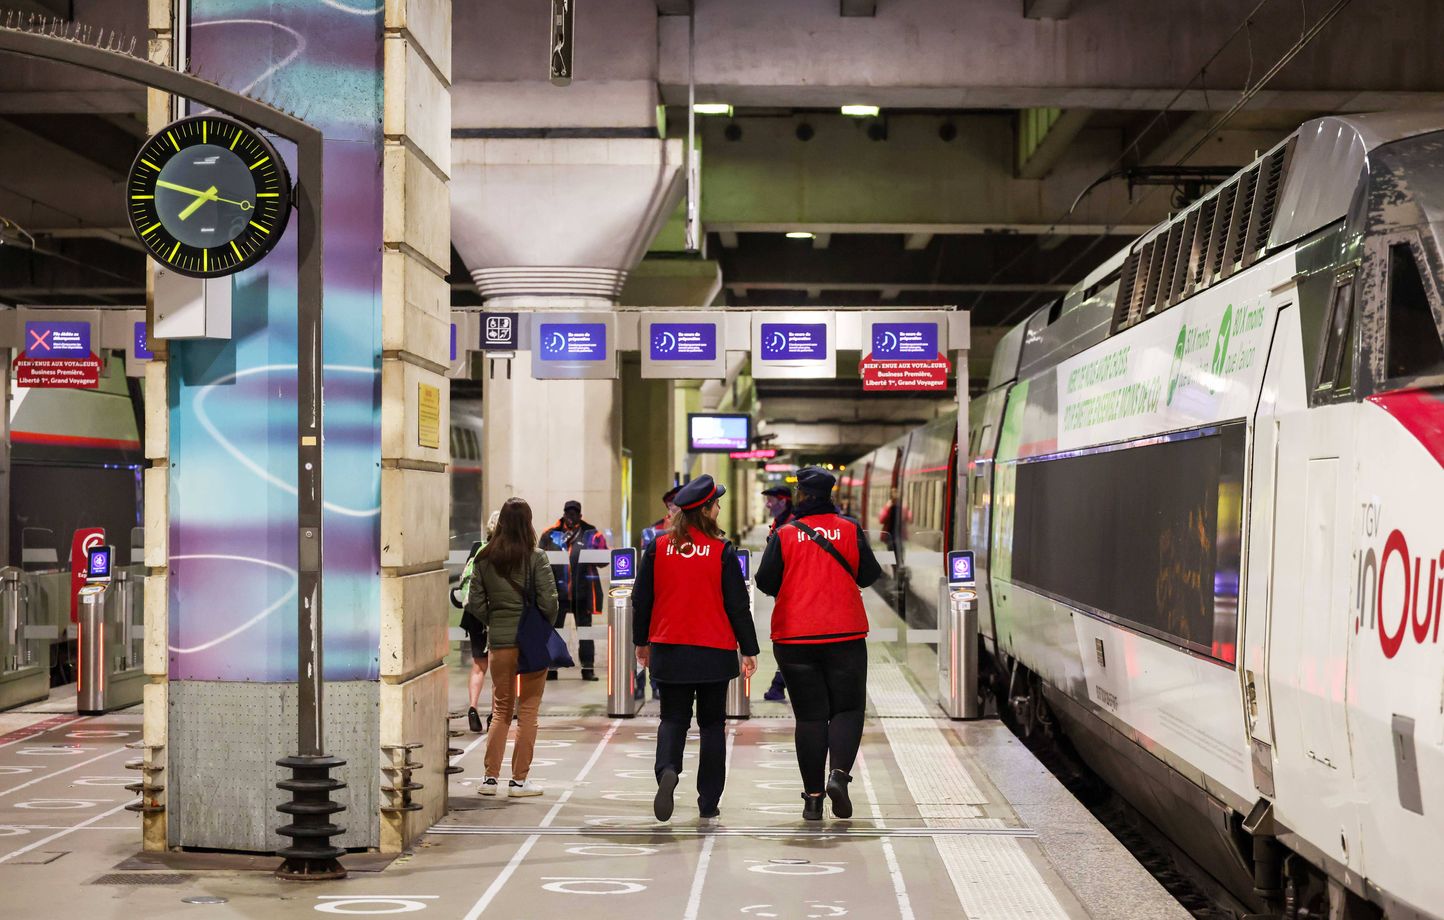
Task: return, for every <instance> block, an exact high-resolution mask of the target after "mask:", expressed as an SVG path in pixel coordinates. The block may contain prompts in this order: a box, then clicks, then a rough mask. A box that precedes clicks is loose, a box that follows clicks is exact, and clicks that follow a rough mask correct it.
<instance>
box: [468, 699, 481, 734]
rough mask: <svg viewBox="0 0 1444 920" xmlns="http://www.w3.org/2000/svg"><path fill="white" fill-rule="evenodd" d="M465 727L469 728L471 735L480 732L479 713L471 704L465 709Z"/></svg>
mask: <svg viewBox="0 0 1444 920" xmlns="http://www.w3.org/2000/svg"><path fill="white" fill-rule="evenodd" d="M466 727H467V728H470V729H471V733H472V734H473V735H479V734H481V714H480V713H478V712H477V711H476V707H475V706H473V707H471V708H470V709H468V710H467V711H466Z"/></svg>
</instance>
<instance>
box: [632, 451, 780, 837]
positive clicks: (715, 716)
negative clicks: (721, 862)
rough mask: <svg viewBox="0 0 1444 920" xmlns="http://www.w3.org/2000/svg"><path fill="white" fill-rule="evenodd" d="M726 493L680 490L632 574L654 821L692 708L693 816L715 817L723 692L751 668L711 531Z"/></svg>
mask: <svg viewBox="0 0 1444 920" xmlns="http://www.w3.org/2000/svg"><path fill="white" fill-rule="evenodd" d="M726 493H727V487H726V486H724V485H721V484H720V483H717V482H715V481H713V479H712V477H711V476H705V475H704V476H699V477H698V478H696V479H694V480H692V481H691V482H689V483H687V484H686V485H685V486H683V487H682V488H681V490H680V491H678V493H677V495H676V497H675V498H674V499H673V500H674V501H675V503H676V505H677V510H676V511H675V512H673V513H672V518H671V521H670V522H669V526H668V528H667V532H666V533H664V534H662V535H661V536H659V537H658V538H657V539H656V541H655V542H653V543H652V544H651V545H650V546H648V547H647V549H646V551H645V552H644V553H643V554H642V562H641V564H640V565H638V566H637V584H636V587H635V588H634V589H633V591H632V608H633V610H634V612H635V617H634V619H633V621H632V638H633V640H634V641H635V643H636V645H637V663H638V664H640V665H641V666H642V667H644V668H645V667H650V668H651V669H652V675H653V676H654V677H655V678H656V680H657V683H659V684H661V685H662V688H663V689H662V697H661V704H662V707H661V708H662V724H661V725H660V726H659V727H658V729H657V761H656V774H657V795H656V797H655V798H654V799H653V800H652V811H653V813H654V814H655V815H656V817H657V820H658V821H667V820H669V819H670V818H671V817H672V808H673V802H672V794H673V792H674V791H675V790H676V788H677V780H678V778H679V777H680V776H681V774H682V751H683V748H684V747H685V746H686V743H687V729H688V727H689V726H690V725H691V723H692V708H693V703H694V702H695V703H696V710H697V728H698V729H699V731H700V733H701V736H702V739H701V740H702V750H701V756H700V757H699V758H698V764H697V808H698V811H699V813H700V815H701V817H702V818H704V819H708V820H711V819H714V818H716V817H717V816H718V814H719V813H720V812H719V810H718V806H719V804H720V802H721V801H722V788H723V786H724V785H725V784H726V780H727V737H726V734H725V733H724V731H723V725H724V723H725V722H726V718H727V684H728V682H730V681H731V680H732V679H733V678H735V677H737V675H738V673H739V670H740V673H742V674H745V675H746V676H748V677H751V676H752V674H753V672H755V671H756V670H757V632H756V630H755V629H754V628H753V626H752V610H751V604H750V603H749V600H748V597H747V584H746V582H744V581H743V580H742V567H741V566H740V565H739V564H738V562H737V549H736V547H734V546H733V545H732V543H731V542H730V541H728V540H727V539H726V537H725V536H724V534H723V533H722V530H721V528H719V527H718V526H717V512H718V504H717V503H718V501H719V500H721V498H722V496H723V495H725V494H726ZM739 649H740V650H741V652H742V660H741V662H740V668H739V662H738V657H737V653H738V650H739Z"/></svg>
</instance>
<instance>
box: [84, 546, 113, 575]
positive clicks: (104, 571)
mask: <svg viewBox="0 0 1444 920" xmlns="http://www.w3.org/2000/svg"><path fill="white" fill-rule="evenodd" d="M89 560H90V561H89V563H88V564H87V565H86V569H85V573H86V575H87V576H88V577H90V578H109V577H110V547H108V546H103V547H101V548H100V549H93V550H91V551H90V554H89Z"/></svg>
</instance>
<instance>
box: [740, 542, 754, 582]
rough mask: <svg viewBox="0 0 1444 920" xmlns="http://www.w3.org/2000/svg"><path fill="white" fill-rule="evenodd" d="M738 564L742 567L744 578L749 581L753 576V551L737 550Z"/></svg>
mask: <svg viewBox="0 0 1444 920" xmlns="http://www.w3.org/2000/svg"><path fill="white" fill-rule="evenodd" d="M737 564H738V565H739V566H741V567H742V580H743V581H747V580H748V579H750V578H751V577H752V551H751V550H747V549H739V550H738V551H737Z"/></svg>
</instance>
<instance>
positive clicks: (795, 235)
mask: <svg viewBox="0 0 1444 920" xmlns="http://www.w3.org/2000/svg"><path fill="white" fill-rule="evenodd" d="M787 238H788V239H789V240H813V239H817V234H816V233H813V232H812V231H811V230H789V231H787Z"/></svg>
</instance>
